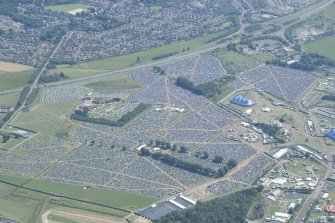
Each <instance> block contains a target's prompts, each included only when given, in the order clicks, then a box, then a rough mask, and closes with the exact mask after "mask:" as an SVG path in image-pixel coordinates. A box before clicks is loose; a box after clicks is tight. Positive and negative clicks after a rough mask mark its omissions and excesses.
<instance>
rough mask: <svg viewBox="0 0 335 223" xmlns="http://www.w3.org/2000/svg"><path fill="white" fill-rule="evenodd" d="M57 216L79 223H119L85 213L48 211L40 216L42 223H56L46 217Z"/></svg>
mask: <svg viewBox="0 0 335 223" xmlns="http://www.w3.org/2000/svg"><path fill="white" fill-rule="evenodd" d="M50 215H52V216H59V217H62V218H66V219H69V220H73V221H77V222H80V223H97V222H99V223H120V222H119V221H116V220H112V219H110V218H109V217H106V216H102V215H96V214H91V213H89V212H87V213H84V212H83V213H75V212H70V211H61V210H48V211H47V212H45V213H44V214H43V215H42V216H41V220H42V223H57V222H58V221H55V220H49V219H48V216H50Z"/></svg>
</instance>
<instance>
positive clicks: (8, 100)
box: [0, 92, 20, 106]
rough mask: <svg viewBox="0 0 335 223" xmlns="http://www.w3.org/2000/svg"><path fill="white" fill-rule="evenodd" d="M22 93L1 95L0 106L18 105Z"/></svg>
mask: <svg viewBox="0 0 335 223" xmlns="http://www.w3.org/2000/svg"><path fill="white" fill-rule="evenodd" d="M19 97H20V92H13V93H8V94H2V95H0V105H12V106H14V105H16V103H17V101H18V100H19Z"/></svg>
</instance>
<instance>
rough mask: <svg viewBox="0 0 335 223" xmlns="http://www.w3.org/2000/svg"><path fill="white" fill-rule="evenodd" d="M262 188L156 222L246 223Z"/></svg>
mask: <svg viewBox="0 0 335 223" xmlns="http://www.w3.org/2000/svg"><path fill="white" fill-rule="evenodd" d="M261 191H262V188H261V187H259V188H251V189H247V190H243V191H239V192H236V193H234V194H231V195H228V196H225V197H222V198H216V199H213V200H210V201H206V202H198V203H197V204H196V205H195V206H194V207H192V208H189V209H185V210H182V211H175V212H172V213H170V214H168V215H166V216H164V217H162V218H160V219H158V220H155V221H154V223H181V222H182V223H204V222H208V223H209V222H210V223H244V222H246V218H247V214H248V212H249V209H250V208H251V206H252V204H253V202H254V201H256V199H257V196H258V194H259V193H260V192H261Z"/></svg>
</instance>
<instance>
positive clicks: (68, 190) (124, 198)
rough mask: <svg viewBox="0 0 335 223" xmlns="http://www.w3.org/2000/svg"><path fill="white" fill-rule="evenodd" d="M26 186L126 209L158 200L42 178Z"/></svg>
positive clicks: (144, 205)
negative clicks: (85, 188)
mask: <svg viewBox="0 0 335 223" xmlns="http://www.w3.org/2000/svg"><path fill="white" fill-rule="evenodd" d="M24 186H25V187H27V188H32V189H37V190H40V191H44V192H48V193H52V194H55V195H62V196H67V197H71V198H75V199H80V200H84V201H90V202H94V203H98V204H103V205H108V206H112V207H117V208H123V209H126V210H137V209H140V208H143V207H146V206H148V205H150V204H152V203H153V202H155V201H156V199H154V198H150V197H144V196H140V195H137V194H133V193H127V192H121V191H115V190H107V189H101V188H90V189H88V190H86V191H85V190H83V188H82V187H81V186H76V185H69V184H61V183H54V182H47V181H41V180H33V181H31V182H29V183H27V184H26V185H24Z"/></svg>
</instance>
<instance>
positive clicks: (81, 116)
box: [70, 103, 150, 127]
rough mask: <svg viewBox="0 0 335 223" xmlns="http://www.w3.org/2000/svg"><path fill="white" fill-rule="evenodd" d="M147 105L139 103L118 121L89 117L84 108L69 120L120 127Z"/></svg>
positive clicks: (147, 105) (86, 109)
mask: <svg viewBox="0 0 335 223" xmlns="http://www.w3.org/2000/svg"><path fill="white" fill-rule="evenodd" d="M149 107H150V105H149V104H144V103H141V104H139V105H138V106H137V107H136V108H135V109H134V110H132V111H130V112H128V113H126V114H124V115H122V116H121V117H120V118H119V119H118V120H109V119H106V118H94V117H90V116H89V114H88V112H89V110H88V108H84V109H83V110H76V111H75V112H74V113H73V114H72V115H71V117H70V118H71V119H74V120H78V121H82V122H90V123H95V124H100V125H109V126H115V127H122V126H124V125H125V124H127V123H128V122H130V121H131V120H132V119H134V118H135V117H136V116H138V115H139V114H141V113H142V112H144V111H145V110H146V109H147V108H149Z"/></svg>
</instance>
